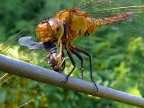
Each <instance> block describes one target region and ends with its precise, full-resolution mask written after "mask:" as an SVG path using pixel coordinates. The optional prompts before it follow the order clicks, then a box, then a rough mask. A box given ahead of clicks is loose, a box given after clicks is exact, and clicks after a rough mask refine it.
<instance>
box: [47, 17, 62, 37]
mask: <svg viewBox="0 0 144 108" xmlns="http://www.w3.org/2000/svg"><path fill="white" fill-rule="evenodd" d="M49 24H50V25H51V28H52V31H53V35H54V38H55V39H56V40H58V39H59V38H61V37H62V35H63V33H64V27H63V24H62V22H61V21H60V20H59V19H57V18H51V19H49Z"/></svg>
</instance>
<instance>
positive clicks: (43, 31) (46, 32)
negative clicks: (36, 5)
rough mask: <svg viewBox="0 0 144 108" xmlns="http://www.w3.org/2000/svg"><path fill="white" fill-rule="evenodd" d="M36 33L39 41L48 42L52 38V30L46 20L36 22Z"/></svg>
mask: <svg viewBox="0 0 144 108" xmlns="http://www.w3.org/2000/svg"><path fill="white" fill-rule="evenodd" d="M36 34H37V37H38V38H39V39H40V41H41V42H49V41H50V40H51V39H52V38H53V31H52V28H51V26H50V24H49V23H48V21H46V20H43V21H42V22H41V23H40V24H38V26H37V28H36Z"/></svg>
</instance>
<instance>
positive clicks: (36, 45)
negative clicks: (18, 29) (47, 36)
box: [18, 36, 43, 49]
mask: <svg viewBox="0 0 144 108" xmlns="http://www.w3.org/2000/svg"><path fill="white" fill-rule="evenodd" d="M18 42H19V44H20V45H23V46H27V47H28V48H29V49H43V43H42V42H34V41H33V40H32V37H30V36H25V37H21V38H19V40H18Z"/></svg>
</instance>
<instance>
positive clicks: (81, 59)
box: [71, 47, 84, 80]
mask: <svg viewBox="0 0 144 108" xmlns="http://www.w3.org/2000/svg"><path fill="white" fill-rule="evenodd" d="M71 52H72V53H73V54H75V55H76V56H77V57H78V58H79V59H80V61H81V78H82V80H83V70H84V66H83V58H82V56H81V55H80V54H79V53H78V52H77V51H76V50H75V49H73V48H72V47H71Z"/></svg>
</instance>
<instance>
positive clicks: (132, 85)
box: [0, 0, 144, 108]
mask: <svg viewBox="0 0 144 108" xmlns="http://www.w3.org/2000/svg"><path fill="white" fill-rule="evenodd" d="M88 1H90V0H88ZM102 1H103V2H101V3H93V5H95V6H88V7H87V8H85V5H84V4H83V3H82V4H83V5H82V6H83V7H84V9H83V10H84V11H85V10H86V11H88V12H90V13H92V10H93V11H95V10H97V9H100V10H101V9H103V8H104V7H108V6H107V5H104V4H102V3H104V2H108V3H110V1H111V0H102ZM142 3H143V4H144V2H143V1H142V0H125V1H124V0H121V1H120V2H119V3H118V2H117V3H115V2H112V4H110V5H109V7H114V6H115V7H117V6H125V5H126V6H127V5H140V4H142ZM78 4H80V3H79V1H77V0H73V1H67V0H59V1H57V0H27V1H26V0H0V42H1V43H0V45H2V46H1V48H0V51H1V53H3V54H5V55H8V56H12V57H15V58H18V59H21V60H23V61H27V62H32V63H34V64H37V65H40V66H43V67H46V68H49V67H48V66H47V63H45V62H44V61H43V58H44V55H43V51H36V52H32V53H28V52H29V51H28V52H26V51H27V49H26V48H24V47H21V46H20V45H18V44H17V41H16V40H17V39H18V38H19V37H20V36H23V35H29V34H27V33H26V32H24V33H18V32H20V31H21V30H23V29H24V28H26V27H27V26H30V27H31V25H32V24H33V22H35V21H37V22H38V21H39V20H41V19H43V18H47V17H50V16H54V15H55V13H56V12H58V11H60V10H63V9H67V8H72V7H76V6H77V5H78ZM100 4H101V5H102V6H101V7H99V6H100ZM91 5H92V4H91ZM92 7H95V8H92ZM81 8H82V7H81ZM95 17H98V16H95ZM142 18H144V13H143V14H136V15H135V17H133V19H132V20H129V21H125V22H122V23H120V24H114V25H113V26H108V27H104V28H101V29H99V30H98V31H97V32H96V33H95V34H92V36H90V37H80V38H79V39H78V40H76V42H75V45H77V46H81V47H83V48H85V49H86V50H88V51H89V52H90V53H91V55H92V57H93V59H92V60H93V76H94V80H95V81H96V83H98V84H100V85H103V86H107V87H110V88H114V89H117V90H120V91H123V92H126V93H130V94H133V95H137V96H141V97H143V96H144V92H143V91H144V86H143V84H144V59H143V58H144V39H143V35H144V30H143V27H144V26H143V25H144V22H143V19H142ZM34 25H35V24H34ZM32 27H33V26H32ZM117 27H118V30H113V29H112V28H116V29H117ZM16 33H18V35H14V34H16ZM34 33H35V32H34ZM34 33H33V34H34ZM30 34H32V33H31V31H30ZM11 37H13V38H12V39H10V40H9V41H6V40H8V39H9V38H11ZM4 42H5V43H4ZM3 43H4V44H3ZM8 49H9V50H8ZM7 51H8V52H7ZM25 53H28V55H27V56H29V58H30V60H29V59H27V58H25V57H24V56H25ZM39 53H41V55H42V56H38V57H36V58H35V59H33V60H31V56H33V54H39ZM45 53H46V52H45ZM45 53H44V54H45ZM13 54H14V55H13ZM83 58H84V66H85V69H84V79H85V80H88V81H90V78H89V65H88V64H89V62H88V58H87V57H85V56H83ZM75 60H76V63H77V68H76V70H75V71H74V73H73V74H72V76H74V77H79V78H80V69H79V68H80V66H79V64H80V61H79V60H78V59H77V58H76V57H75ZM71 68H72V66H71V64H70V61H69V60H67V67H66V69H65V71H64V73H65V74H67V73H68V72H69V71H70V70H71ZM4 74H5V73H3V72H1V74H0V75H1V83H0V84H1V86H0V97H1V98H0V105H1V107H2V108H16V107H20V108H73V107H76V108H122V107H123V108H136V107H134V106H130V105H126V104H123V103H118V102H115V101H111V100H106V99H102V98H99V97H93V96H89V95H86V94H81V93H78V92H75V91H71V90H67V89H63V88H59V87H55V86H52V85H48V84H43V83H40V82H36V81H32V80H29V79H25V78H20V77H17V76H12V75H11V76H7V77H4V78H3V79H2V76H3V75H4Z"/></svg>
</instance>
